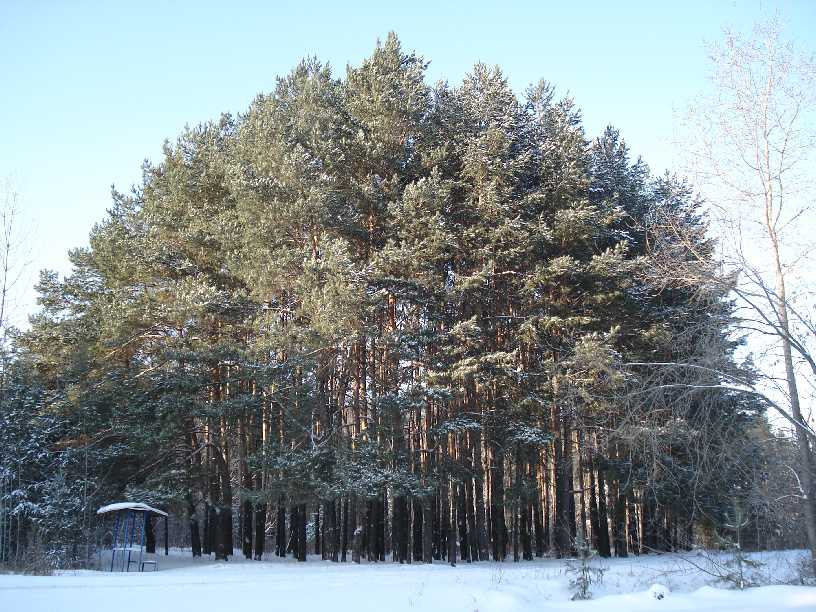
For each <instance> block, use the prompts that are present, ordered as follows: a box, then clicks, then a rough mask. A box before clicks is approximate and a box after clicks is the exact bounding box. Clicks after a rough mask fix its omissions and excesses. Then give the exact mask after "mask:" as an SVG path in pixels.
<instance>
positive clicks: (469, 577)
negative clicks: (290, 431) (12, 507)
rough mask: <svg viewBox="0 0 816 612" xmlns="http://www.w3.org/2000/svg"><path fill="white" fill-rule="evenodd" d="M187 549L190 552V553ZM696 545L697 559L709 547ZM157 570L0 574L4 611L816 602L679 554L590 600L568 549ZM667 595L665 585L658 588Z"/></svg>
mask: <svg viewBox="0 0 816 612" xmlns="http://www.w3.org/2000/svg"><path fill="white" fill-rule="evenodd" d="M187 554H188V555H189V553H187ZM687 555H688V557H689V558H690V559H691V560H692V561H694V563H695V564H697V565H698V566H700V567H706V562H705V559H704V558H702V557H699V556H697V555H696V554H694V553H688V554H687ZM804 555H805V553H804V552H803V551H788V552H784V553H762V554H756V555H753V558H754V559H756V560H758V561H761V562H763V565H762V567H760V568H759V569H757V570H755V571H756V572H757V574H758V575H759V576H761V578H762V579H763V580H765V581H769V582H777V583H778V582H781V581H784V580H788V579H790V578H791V577H792V576H794V575H795V574H796V569H795V566H796V564H797V562H798V561H799V560H800V559H802V558H803V557H804ZM160 561H161V563H162V565H161V566H160V570H159V571H158V572H155V573H151V572H146V573H130V574H121V573H113V574H111V573H107V572H96V571H78V572H62V573H60V574H58V575H55V576H20V575H0V611H2V612H25V611H32V612H38V611H41V612H57V611H67V612H71V611H77V612H130V611H133V612H137V611H138V612H157V611H159V612H161V611H165V610H168V611H172V612H198V611H209V610H218V611H227V610H280V611H282V612H288V611H290V610H291V611H297V612H311V611H312V610H314V611H319V612H327V611H330V612H352V611H353V612H375V611H376V612H402V611H406V612H408V611H412V612H415V611H418V612H532V611H547V610H574V611H575V612H580V611H586V610H592V611H601V610H603V611H604V612H637V611H641V610H660V611H666V612H669V611H678V610H698V611H706V612H709V611H710V612H716V611H726V610H727V611H734V612H736V611H740V612H750V611H757V612H759V611H763V612H767V611H777V610H813V611H816V588H814V587H805V586H782V585H776V586H764V587H757V588H751V589H747V590H744V591H736V590H732V589H728V588H725V586H724V585H722V584H719V585H718V586H719V587H720V588H715V587H714V586H713V585H714V583H715V579H714V578H712V577H711V576H709V575H707V574H706V573H705V572H703V571H701V570H699V569H695V568H694V567H693V566H692V565H691V564H690V563H688V562H687V561H684V560H682V558H681V557H680V556H679V555H660V556H655V555H648V556H642V557H633V558H628V559H613V560H604V561H603V562H602V563H601V565H602V566H603V567H605V568H606V569H605V572H604V576H603V582H602V584H599V585H594V587H593V589H592V591H593V598H592V599H591V600H589V601H581V602H577V601H575V602H574V601H570V597H571V595H572V592H571V590H570V588H569V579H570V577H569V576H568V575H567V574H566V573H565V565H564V563H563V562H562V561H558V560H554V559H546V560H538V561H532V562H521V563H513V562H512V561H511V562H506V563H501V564H497V563H492V562H482V563H474V564H470V565H468V564H459V565H457V566H456V567H450V566H449V565H446V564H444V563H434V564H433V565H423V564H420V563H415V564H412V565H398V564H393V563H378V564H375V563H372V564H368V563H363V564H362V565H355V564H353V563H345V564H344V563H331V562H328V561H321V560H319V559H318V558H314V559H309V561H308V562H307V563H297V562H295V561H292V560H277V561H274V560H270V561H261V562H258V561H245V560H243V559H242V558H239V557H234V558H232V559H231V560H230V561H229V562H226V563H224V562H219V563H216V562H214V561H212V560H210V559H208V558H206V557H205V558H204V559H199V560H196V561H193V560H192V559H191V558H189V557H187V556H184V555H183V553H182V552H180V551H171V555H170V556H169V557H164V556H163V555H162V556H160ZM661 595H662V597H660V596H661Z"/></svg>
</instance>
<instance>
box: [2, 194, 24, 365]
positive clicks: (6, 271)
mask: <svg viewBox="0 0 816 612" xmlns="http://www.w3.org/2000/svg"><path fill="white" fill-rule="evenodd" d="M30 252H31V249H30V236H29V231H28V227H27V226H26V225H25V223H24V221H23V217H22V211H21V208H20V198H19V194H18V193H17V191H16V189H15V188H14V186H13V184H12V182H11V180H6V181H5V183H4V184H3V186H2V188H1V190H0V350H2V352H3V354H4V355H5V353H6V351H7V349H8V334H9V330H10V328H11V327H12V326H13V323H14V322H15V320H14V315H15V308H16V307H17V292H18V290H19V289H20V285H21V283H22V282H23V279H24V278H25V273H26V270H27V268H28V265H29V255H30ZM3 362H5V359H3Z"/></svg>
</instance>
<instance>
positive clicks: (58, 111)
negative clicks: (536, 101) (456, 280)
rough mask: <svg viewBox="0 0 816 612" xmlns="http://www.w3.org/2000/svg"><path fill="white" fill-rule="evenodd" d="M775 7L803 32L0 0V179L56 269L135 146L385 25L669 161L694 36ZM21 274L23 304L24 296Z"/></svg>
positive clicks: (812, 24)
mask: <svg viewBox="0 0 816 612" xmlns="http://www.w3.org/2000/svg"><path fill="white" fill-rule="evenodd" d="M777 9H778V10H779V11H780V12H781V15H782V17H783V19H785V20H786V21H787V23H788V24H789V27H788V31H787V33H788V35H789V37H791V38H793V39H794V40H796V41H797V42H798V43H799V45H800V47H802V48H806V49H811V50H816V34H814V31H816V1H813V2H811V1H809V0H801V1H795V0H790V1H788V2H769V1H767V0H765V1H762V2H760V1H759V0H744V1H734V0H730V1H728V0H722V1H715V0H709V1H688V0H685V1H682V2H681V1H665V2H664V1H657V0H653V1H651V2H624V1H623V0H621V1H607V2H602V1H595V2H589V1H585V2H568V1H566V0H562V1H560V2H544V1H541V2H513V1H509V0H507V1H502V2H444V1H443V0H437V1H436V2H401V3H399V4H392V3H389V2H385V1H384V0H382V1H380V2H368V3H363V2H355V3H351V2H319V1H313V2H271V1H270V2H240V1H237V0H236V1H233V2H220V3H216V2H204V1H199V2H171V1H168V2H149V1H142V2H138V3H137V2H129V3H125V2H86V1H82V0H76V1H72V2H68V1H67V0H66V1H63V2H56V1H54V2H46V1H38V0H29V1H24V0H20V1H17V0H0V116H2V117H3V118H4V125H3V128H2V130H0V179H1V178H3V177H11V179H12V181H13V183H14V185H15V186H16V189H17V191H18V192H19V193H20V201H21V204H22V206H23V208H24V213H25V215H26V216H27V218H28V219H29V221H30V222H31V223H32V224H33V227H34V228H35V231H34V235H33V242H32V244H33V252H32V263H31V267H30V269H31V271H32V275H31V276H32V281H33V279H34V278H35V277H36V272H37V270H39V269H40V268H51V269H56V270H58V271H60V272H62V273H65V272H67V271H68V269H69V268H68V262H67V258H66V252H67V250H68V249H69V248H71V247H74V246H81V245H83V244H85V243H86V240H87V234H88V231H89V230H90V228H91V227H92V225H93V224H94V223H95V222H97V221H99V220H101V219H102V218H103V217H104V215H105V210H106V208H107V207H108V205H109V203H110V196H109V194H110V186H111V184H112V183H113V184H116V186H117V188H119V189H120V190H125V189H128V188H129V186H130V185H131V184H133V183H134V182H137V181H138V180H139V177H140V167H141V163H142V160H144V159H145V158H149V159H151V160H158V159H159V155H160V153H161V146H162V143H163V141H164V140H165V139H167V138H170V139H173V138H175V136H176V135H177V134H178V133H179V132H180V130H181V129H182V128H183V126H184V125H185V124H186V123H189V124H195V123H198V122H201V121H206V120H208V119H212V118H216V117H218V115H219V114H220V113H222V112H233V113H236V112H241V111H243V110H244V109H246V107H247V106H248V105H249V103H250V101H251V100H252V98H253V97H254V96H255V95H256V94H257V93H259V92H262V91H269V90H270V89H272V88H273V87H274V83H275V77H276V76H278V75H282V74H285V73H287V72H288V71H289V70H290V69H291V68H292V67H293V66H294V65H295V64H296V62H297V61H298V60H299V59H300V58H302V57H304V56H306V55H317V56H318V57H319V58H321V59H323V60H325V61H328V62H329V63H331V65H332V66H334V68H335V70H336V72H338V73H342V72H343V71H344V69H345V65H346V63H348V62H351V63H357V62H359V61H360V60H361V59H362V58H364V57H365V56H367V55H368V54H369V53H370V52H371V50H372V48H373V46H374V44H375V41H376V39H377V38H378V37H379V38H383V37H384V36H385V35H386V34H387V32H388V31H389V30H394V31H395V32H397V34H398V35H399V37H400V39H401V40H402V42H403V45H404V46H405V48H407V49H413V50H416V51H417V52H418V53H419V54H421V55H423V56H425V58H426V59H428V60H430V61H431V65H430V67H429V69H428V77H429V80H430V81H436V80H438V79H446V80H448V81H449V82H451V83H455V82H457V81H459V80H460V79H461V77H462V76H463V75H464V74H465V73H467V71H468V70H469V69H470V67H471V66H472V65H473V64H474V63H475V62H476V61H482V62H485V63H489V64H499V65H500V66H501V67H502V68H503V70H504V71H505V73H506V74H507V75H508V77H509V78H510V81H511V83H512V85H513V87H514V88H516V89H517V90H518V91H522V90H523V89H524V88H525V87H526V86H527V85H528V84H529V83H531V82H534V81H537V80H538V79H539V78H545V79H547V80H549V81H551V82H553V83H554V84H555V85H556V86H557V88H558V89H559V91H561V92H564V93H565V92H567V91H568V92H569V93H570V94H572V95H573V96H574V98H575V100H576V102H577V104H578V105H579V106H580V107H581V108H582V110H583V113H584V118H585V125H586V128H587V132H588V134H589V135H596V134H598V133H599V132H600V131H601V130H602V129H603V128H604V126H605V125H607V124H610V123H611V124H613V125H615V126H616V127H618V128H620V129H621V132H622V134H623V136H624V138H625V139H626V140H627V142H628V143H629V145H630V147H631V149H632V151H633V153H634V154H636V155H637V154H640V155H642V156H643V157H644V159H645V160H646V161H647V162H648V163H649V164H650V165H651V166H652V168H653V169H654V170H657V171H662V170H663V169H665V168H670V167H672V166H673V165H675V164H676V161H677V160H676V156H675V155H674V153H673V151H672V147H671V140H672V133H673V127H674V114H675V112H676V111H680V110H681V109H682V108H683V107H684V106H685V105H686V104H687V103H688V102H689V101H690V99H691V98H692V97H693V95H694V93H695V92H697V91H699V90H701V89H702V88H704V87H705V85H706V79H705V74H706V66H707V64H706V55H705V49H704V46H703V42H704V41H706V40H707V41H713V40H716V39H718V38H719V36H720V33H721V29H722V27H724V26H732V27H734V28H736V29H742V30H746V29H747V28H749V27H750V24H751V23H752V22H754V21H756V20H758V19H761V18H762V16H763V15H767V14H769V13H771V12H773V11H775V10H777ZM33 303H34V295H33V292H31V291H30V290H28V291H24V292H23V294H22V296H21V301H20V306H21V309H22V310H28V309H30V308H31V307H32V306H33Z"/></svg>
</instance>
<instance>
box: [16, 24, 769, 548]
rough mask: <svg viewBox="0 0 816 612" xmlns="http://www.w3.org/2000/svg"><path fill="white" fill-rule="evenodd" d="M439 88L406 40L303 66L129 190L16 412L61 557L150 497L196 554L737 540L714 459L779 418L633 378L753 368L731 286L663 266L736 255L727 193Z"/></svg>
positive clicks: (45, 520) (39, 509)
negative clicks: (713, 214)
mask: <svg viewBox="0 0 816 612" xmlns="http://www.w3.org/2000/svg"><path fill="white" fill-rule="evenodd" d="M426 66H427V62H426V61H425V60H424V59H423V58H421V57H419V56H417V55H416V54H413V53H406V52H405V51H404V50H403V49H402V47H401V45H400V43H399V41H398V40H397V38H396V36H394V35H393V34H391V35H389V36H388V38H387V39H386V40H385V41H384V42H382V43H378V45H377V47H376V49H375V50H374V52H373V54H372V55H371V57H370V58H368V59H366V60H364V61H363V62H362V63H361V64H360V65H359V66H356V67H352V66H350V67H348V69H347V70H346V73H345V76H344V77H337V76H335V75H334V74H333V73H332V71H331V70H330V68H329V67H328V66H327V65H325V64H322V63H321V62H319V61H318V60H317V59H308V60H305V61H303V62H302V63H300V64H299V65H298V66H296V67H295V69H294V70H293V71H292V72H291V73H290V74H289V75H287V76H285V77H282V78H280V79H278V82H277V85H276V87H275V89H274V91H272V92H271V93H268V94H262V95H259V96H258V97H257V98H256V99H255V100H254V101H253V102H252V104H251V105H250V107H249V109H248V110H247V111H246V112H245V113H244V114H242V115H240V116H238V117H230V116H222V117H221V118H219V119H218V120H216V121H213V122H210V123H207V124H204V125H201V126H198V127H195V128H189V129H186V130H185V131H184V132H183V133H182V134H181V136H179V138H178V139H177V140H176V141H175V142H174V143H168V144H167V145H166V146H165V150H164V158H163V159H162V160H161V162H160V163H158V164H155V165H151V164H146V165H145V167H144V172H143V182H142V183H141V184H140V185H139V186H137V187H136V188H135V189H134V190H133V192H132V193H130V194H122V193H118V192H114V194H113V205H112V207H111V209H110V211H109V214H108V216H107V217H106V218H105V219H104V220H103V221H102V222H100V223H99V224H98V225H97V226H95V227H94V229H93V231H92V232H91V238H90V246H89V248H87V249H77V250H75V251H72V253H71V261H72V263H73V266H74V271H73V273H72V274H71V275H69V276H68V277H67V278H64V279H60V278H58V277H57V275H56V274H54V273H51V272H44V273H43V275H42V277H41V281H40V284H39V287H38V288H39V291H40V296H41V297H40V303H41V305H42V312H41V313H40V314H38V315H37V316H36V317H34V318H33V320H32V327H31V330H30V331H29V332H27V333H25V334H24V335H23V336H22V337H21V338H20V339H19V342H18V347H19V351H20V355H21V356H20V358H19V363H18V364H17V369H18V372H17V374H16V375H15V376H16V379H15V381H14V382H13V383H9V384H7V385H6V387H5V388H4V389H3V393H4V395H3V411H2V414H0V418H1V419H3V432H4V433H3V437H4V440H7V442H5V443H4V444H3V449H2V451H1V453H0V460H2V464H1V466H0V467H2V469H6V470H10V471H11V472H14V474H17V472H16V471H15V470H17V469H23V468H18V467H15V462H16V464H17V465H24V466H25V467H24V469H25V470H26V472H25V474H22V475H20V476H19V478H20V479H21V481H25V482H26V483H29V484H28V485H27V487H28V488H24V489H20V490H15V491H14V492H13V496H15V504H16V505H15V508H18V510H15V511H19V512H23V508H24V504H23V502H24V501H25V503H28V504H30V508H31V510H30V512H29V513H28V514H27V516H28V517H29V518H28V520H29V521H31V522H32V524H33V523H38V524H41V525H42V526H43V529H47V530H51V531H49V535H50V536H52V541H53V542H55V543H60V545H63V544H65V543H66V542H71V541H82V540H83V538H84V541H88V539H91V538H92V536H90V535H89V533H90V532H89V530H90V528H91V524H90V514H91V513H92V511H93V509H94V508H95V507H98V506H100V505H102V504H103V503H106V502H109V501H111V500H115V499H119V498H132V499H138V500H140V501H148V502H150V503H155V504H161V505H163V506H165V507H167V508H168V509H169V510H170V511H171V512H172V513H173V514H174V515H176V516H185V517H187V518H188V519H189V535H188V536H187V537H186V541H187V542H188V543H190V544H191V545H192V547H193V554H201V553H202V552H203V553H204V554H209V553H215V554H216V557H217V558H227V556H228V555H230V554H232V552H233V544H234V543H235V542H240V545H241V549H242V552H243V553H244V554H245V555H247V556H248V557H252V556H254V557H255V558H260V556H261V555H262V554H263V552H264V546H265V539H266V535H267V533H270V534H272V535H274V539H275V552H276V553H277V554H279V555H285V554H287V552H291V553H292V554H293V555H295V556H296V557H297V558H299V559H301V560H305V559H306V552H307V544H309V543H310V545H314V547H315V550H316V552H319V553H321V554H322V555H323V556H324V558H330V559H332V560H338V559H340V558H342V559H343V560H345V559H346V553H347V551H348V550H349V549H350V548H351V547H352V546H354V547H357V546H359V550H358V549H357V548H355V557H356V556H357V554H361V555H362V556H364V557H367V558H368V559H369V560H383V559H385V556H386V552H390V553H391V554H392V555H393V558H394V560H398V561H400V562H403V561H410V560H412V559H413V560H424V561H426V562H430V561H432V560H434V559H446V560H448V561H449V562H452V563H453V562H455V561H456V560H457V558H461V560H463V561H467V562H469V561H475V560H483V559H487V558H493V559H496V560H502V559H504V558H505V557H506V556H507V555H508V554H510V553H511V552H512V554H513V555H514V558H515V559H519V558H525V559H530V558H532V556H533V555H538V556H540V555H542V554H544V553H545V552H547V551H549V550H552V551H553V552H554V553H555V554H558V555H559V556H560V555H569V554H571V549H572V548H573V544H572V543H573V542H575V541H576V533H581V534H583V533H587V534H589V535H588V537H587V539H586V540H584V541H585V542H586V550H589V549H590V548H592V549H596V550H598V551H599V553H600V554H601V555H602V556H609V555H610V554H612V553H613V552H614V553H615V554H618V555H626V554H627V552H640V551H645V552H648V551H649V550H669V549H673V548H677V547H682V546H685V545H688V544H689V543H690V542H689V539H688V537H687V536H688V534H690V533H691V531H692V529H693V527H694V526H700V525H709V526H710V525H713V524H714V523H715V521H714V520H713V519H712V518H711V517H715V516H720V515H721V510H722V508H723V507H726V505H727V503H728V501H729V500H730V499H731V493H732V491H730V490H729V488H728V487H724V486H723V483H726V482H732V481H733V479H734V474H735V473H736V472H737V471H738V470H739V469H742V467H741V466H743V465H744V462H743V459H744V457H743V455H739V456H737V457H733V458H732V459H733V460H732V461H731V463H729V462H724V463H720V460H719V459H716V458H715V455H713V454H711V455H709V454H706V455H705V456H703V453H715V452H717V450H718V449H724V448H725V447H726V444H729V448H733V444H732V443H733V442H734V440H735V439H740V440H746V443H745V445H744V448H746V449H747V448H749V446H750V445H749V444H748V442H747V441H748V440H750V435H751V434H750V432H751V428H755V427H757V426H758V424H759V425H761V424H762V423H763V416H762V415H761V411H760V409H759V408H758V406H756V405H754V404H751V403H750V402H747V401H746V400H745V399H743V398H738V397H735V396H733V395H729V393H728V392H725V391H717V390H716V389H715V390H711V391H710V392H707V393H690V392H688V391H687V390H684V389H681V388H679V387H678V385H679V384H680V383H682V384H693V385H701V384H716V382H717V378H716V375H714V374H710V373H705V372H703V373H701V371H690V370H680V369H678V370H673V371H672V374H671V375H668V377H667V378H665V379H660V380H657V379H656V377H655V376H654V372H653V371H650V370H649V369H648V368H641V369H638V368H631V367H628V366H627V364H630V363H646V362H655V361H657V362H684V363H697V364H701V365H705V366H708V367H710V368H712V371H713V369H714V368H716V369H718V370H720V371H734V370H735V369H736V365H735V364H734V363H733V357H732V354H733V350H734V348H735V345H736V344H735V342H734V341H733V340H732V338H731V336H730V334H729V325H730V323H731V304H730V303H729V302H728V301H727V300H726V296H725V295H724V291H723V289H722V288H721V285H717V286H714V287H697V288H695V290H694V291H692V290H690V289H689V288H688V287H684V286H680V285H677V286H667V284H665V283H662V282H661V279H656V278H654V274H652V272H653V267H652V265H651V261H652V258H653V257H656V256H660V257H661V258H664V259H665V258H666V257H671V258H674V260H675V261H678V262H690V261H698V258H699V257H700V255H701V254H702V256H703V257H704V258H710V257H711V253H712V250H713V245H712V243H711V242H710V241H709V240H708V239H707V238H706V235H705V231H706V227H705V221H704V219H703V217H702V213H701V212H700V207H699V202H697V201H695V200H694V199H693V198H692V196H691V194H690V193H689V191H688V189H687V187H686V186H685V185H684V184H683V183H681V182H679V181H677V180H676V179H674V178H673V177H670V176H666V177H652V176H651V175H650V173H649V170H648V167H647V166H646V165H645V163H643V162H642V161H641V160H639V159H638V160H636V161H634V162H633V161H632V160H631V159H630V155H629V152H628V150H627V147H626V145H625V143H624V141H623V139H622V138H621V136H620V135H619V133H618V132H617V131H616V130H614V129H612V128H609V129H607V130H606V131H605V132H604V134H603V135H602V136H600V137H599V138H597V139H593V140H591V139H589V138H588V137H587V136H586V135H585V133H584V130H583V127H582V125H581V117H580V112H579V110H578V109H577V107H576V106H575V104H574V102H573V101H572V100H571V99H569V98H563V99H558V98H557V97H556V95H555V91H554V89H553V87H552V86H551V85H549V84H547V83H544V82H542V83H540V84H538V85H536V86H534V87H531V88H530V89H529V90H528V91H527V93H526V94H525V96H523V97H521V98H520V97H519V96H517V95H516V94H515V93H514V92H513V90H512V89H511V88H510V86H509V85H508V82H507V79H506V77H505V76H504V75H503V74H502V73H501V71H500V70H499V69H498V68H490V67H487V66H483V65H476V66H475V67H474V69H473V71H472V72H471V73H470V74H469V75H468V76H467V77H466V78H465V79H464V81H463V82H462V83H461V85H459V86H456V87H453V86H450V85H448V84H447V83H440V84H437V85H435V86H429V85H428V84H427V83H426V81H425V68H426ZM667 218H671V219H672V220H674V221H675V222H676V223H679V224H682V226H683V227H684V228H685V230H686V232H685V233H684V235H694V236H696V237H697V243H696V244H695V245H694V247H695V252H694V253H693V254H692V253H690V252H689V251H688V245H687V244H684V243H680V242H678V240H677V239H674V238H673V237H672V235H671V234H670V233H668V232H666V231H664V228H665V224H663V223H662V222H663V221H664V220H665V219H667ZM752 452H753V451H752ZM715 464H717V465H715ZM745 478H748V476H746V477H745ZM752 482H753V480H750V479H749V480H746V481H745V482H744V485H745V486H751V483H752ZM80 490H81V492H80ZM692 491H693V492H694V493H693V494H692V493H691V492H692ZM17 497H19V503H17ZM56 515H59V517H57V516H56ZM83 529H84V530H85V531H82V530H83ZM65 530H67V531H65ZM253 533H254V537H253ZM582 538H583V536H582ZM267 551H268V549H267Z"/></svg>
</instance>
